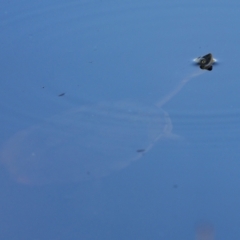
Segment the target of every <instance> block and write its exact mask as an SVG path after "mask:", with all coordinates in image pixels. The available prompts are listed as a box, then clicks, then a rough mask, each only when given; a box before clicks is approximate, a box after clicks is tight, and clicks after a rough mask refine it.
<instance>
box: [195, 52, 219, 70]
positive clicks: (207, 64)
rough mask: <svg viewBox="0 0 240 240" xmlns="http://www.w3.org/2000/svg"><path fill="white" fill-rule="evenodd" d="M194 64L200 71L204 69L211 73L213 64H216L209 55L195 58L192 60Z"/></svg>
mask: <svg viewBox="0 0 240 240" xmlns="http://www.w3.org/2000/svg"><path fill="white" fill-rule="evenodd" d="M194 62H195V63H196V64H198V65H199V67H200V68H201V69H206V70H208V71H212V69H213V64H215V63H216V62H217V60H216V59H215V58H213V55H212V54H211V53H208V54H206V55H204V56H203V57H197V58H195V59H194Z"/></svg>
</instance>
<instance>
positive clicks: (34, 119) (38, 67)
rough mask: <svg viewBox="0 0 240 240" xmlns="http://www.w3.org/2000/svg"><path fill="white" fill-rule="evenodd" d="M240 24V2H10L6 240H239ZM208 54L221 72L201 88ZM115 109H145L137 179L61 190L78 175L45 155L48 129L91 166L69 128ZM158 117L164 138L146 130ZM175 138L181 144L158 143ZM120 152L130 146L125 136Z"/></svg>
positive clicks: (5, 42) (102, 178)
mask: <svg viewBox="0 0 240 240" xmlns="http://www.w3.org/2000/svg"><path fill="white" fill-rule="evenodd" d="M238 19H239V3H238V2H237V1H231V2H228V3H225V2H224V1H218V2H209V1H201V2H196V3H193V2H190V1H188V0H184V1H182V2H181V3H179V2H177V1H172V2H165V1H163V2H159V1H151V2H149V1H148V2H147V1H144V0H143V1H138V2H136V1H131V2H128V1H115V2H110V1H50V2H49V1H48V2H46V1H41V3H34V2H30V1H28V0H26V1H22V2H21V3H15V5H13V4H12V3H11V2H6V3H2V6H1V12H0V26H1V33H2V34H1V39H0V43H1V44H0V46H1V48H0V54H1V56H2V58H1V70H2V71H1V76H2V77H1V79H2V81H1V89H0V103H1V105H0V107H1V113H2V114H1V116H0V121H1V128H0V130H1V139H0V144H1V154H6V152H7V153H8V154H10V155H11V157H6V155H4V156H5V157H4V158H3V157H1V162H2V163H4V164H2V166H1V169H0V171H1V175H0V184H1V197H0V206H2V207H1V217H0V223H1V226H2V228H1V231H0V236H1V238H2V239H136V238H137V239H194V237H195V235H196V234H195V228H196V225H198V223H199V222H205V221H206V222H210V225H211V224H212V225H214V229H215V239H220V240H221V239H239V236H240V232H239V226H238V212H239V200H240V197H239V194H238V191H237V189H238V185H239V170H238V169H239V155H240V154H239V132H240V131H239V126H238V125H239V124H238V123H239V90H238V89H239V87H240V86H239V80H238V78H239V77H238V76H239V68H238V56H239V49H238V43H239V38H240V35H239V31H238V21H239V20H238ZM209 52H211V53H212V54H213V56H214V57H215V58H217V59H218V60H219V65H217V66H216V67H215V66H214V68H213V71H211V72H207V71H206V72H204V74H202V75H199V76H198V77H196V78H190V79H189V76H192V74H195V73H196V72H197V71H200V70H199V69H198V68H197V67H196V66H193V65H192V62H191V61H192V59H193V58H196V57H198V56H202V55H204V54H207V53H209ZM186 79H189V81H187V82H185V81H186ZM185 83H187V84H185ZM62 93H64V95H63V96H59V95H61V94H62ZM175 93H176V94H175ZM171 94H172V95H171ZM174 94H175V95H174ZM103 102H104V109H107V108H108V107H107V106H108V104H110V105H111V106H114V109H115V111H113V113H114V114H113V115H110V116H119V115H118V113H119V111H120V110H119V107H118V106H119V105H118V104H117V103H119V102H124V103H125V104H126V105H125V107H124V109H125V110H126V109H129V106H130V105H131V104H132V103H134V107H131V108H133V109H135V110H136V109H140V111H139V112H138V115H137V116H138V119H139V120H140V123H141V127H140V131H135V130H134V129H132V126H136V125H135V124H133V123H132V122H131V121H130V124H129V125H128V128H125V127H121V128H120V129H121V131H122V130H123V132H125V129H131V130H133V132H134V134H135V133H136V137H134V138H136V139H134V138H132V139H131V140H130V139H127V141H126V143H124V144H121V147H120V151H119V152H122V151H123V153H124V156H128V157H127V158H124V159H126V160H125V161H126V163H124V164H125V165H124V164H123V165H122V166H124V167H117V168H116V169H115V170H108V171H107V174H105V173H103V172H102V171H100V172H101V173H100V174H96V175H95V176H96V177H91V178H90V179H89V180H88V181H82V180H81V177H80V176H77V177H76V175H74V174H67V176H68V177H66V178H63V177H60V176H63V173H66V172H67V173H69V171H67V167H65V169H64V168H63V165H64V166H68V164H67V163H68V162H67V161H63V160H62V159H65V158H61V157H59V156H58V155H55V154H56V151H53V150H52V148H49V151H50V154H49V155H48V154H47V153H46V151H45V150H46V148H45V147H46V142H47V141H45V140H46V139H45V140H44V141H43V139H44V136H45V134H47V133H49V126H50V125H51V124H52V125H53V126H56V128H55V130H54V131H55V132H56V131H57V132H58V133H57V134H56V136H59V139H55V140H54V143H55V144H56V145H55V146H58V147H59V146H60V150H61V151H62V152H61V153H63V152H65V151H64V148H66V149H71V148H70V145H67V144H66V143H64V139H65V140H67V141H66V142H67V143H69V142H71V145H72V146H73V150H72V151H73V153H79V152H78V150H76V146H77V141H83V139H84V138H81V137H76V138H74V137H70V136H74V134H73V135H69V134H67V136H66V137H65V135H64V134H65V133H66V132H64V131H63V129H62V127H61V126H63V125H64V122H65V121H67V120H69V123H70V125H69V127H68V128H67V129H70V131H72V132H74V131H75V129H76V128H77V130H76V133H78V131H83V128H78V126H79V122H81V121H74V119H78V117H76V116H80V118H81V117H82V116H84V115H83V111H82V109H84V108H86V109H88V110H93V112H96V113H97V112H99V104H101V103H103ZM156 105H158V108H156ZM154 106H155V107H154ZM142 107H143V109H142ZM153 109H155V110H153ZM149 110H150V113H151V114H150V116H152V117H151V118H150V119H154V117H153V116H154V114H155V113H156V112H158V114H159V115H158V116H160V118H159V119H161V121H160V122H161V124H160V129H159V128H157V130H156V131H155V129H156V125H155V124H151V127H152V128H151V127H150V128H148V129H147V130H143V127H142V126H146V125H145V123H146V120H143V119H144V118H143V115H144V114H143V113H146V112H149ZM152 110H153V111H152ZM78 111H80V113H81V114H80V115H78V114H77V112H78ZM153 112H154V114H153ZM73 116H74V117H73ZM108 116H109V115H108ZM126 116H128V117H127V119H132V117H131V114H130V115H128V114H127V115H126ZM166 116H168V118H167V119H170V122H171V124H168V123H169V121H166ZM113 119H114V118H113ZM116 119H119V118H118V117H117V118H116ZM115 121H116V120H114V121H113V122H115ZM150 123H151V121H150ZM94 126H100V125H98V124H96V125H94ZM157 126H159V125H157ZM166 126H171V128H168V129H170V130H168V131H167V132H164V127H166ZM114 129H115V128H114ZM99 131H100V130H99V129H98V128H96V130H95V132H96V133H97V134H96V136H99V134H100V133H99ZM23 133H25V135H24V134H23ZM67 133H68V131H67ZM138 133H140V134H141V135H143V138H139V139H138V136H139V135H138ZM163 133H168V134H169V133H171V134H176V135H177V136H180V137H181V138H177V139H176V138H175V139H173V138H168V137H166V136H164V137H161V138H160V139H159V138H158V136H163V135H162V134H163ZM21 134H23V135H21ZM155 134H156V135H155ZM168 134H167V136H169V135H168ZM38 136H39V138H38ZM92 136H93V135H92ZM110 136H111V135H110ZM119 136H120V135H119ZM21 137H22V138H23V139H22V140H21ZM31 139H33V141H31ZM38 139H39V141H40V142H41V143H39V144H37V143H38ZM75 139H76V140H75ZM97 139H98V141H99V138H97ZM109 139H111V140H113V141H112V142H113V143H112V144H113V146H115V147H116V146H117V145H118V146H119V144H117V141H118V139H119V137H117V138H115V137H113V136H111V137H110V138H109ZM133 139H134V140H133ZM57 140H59V142H58V141H57ZM135 142H136V143H137V145H136V146H133V147H131V149H132V150H133V151H134V153H133V155H131V154H130V155H128V154H129V153H128V152H127V151H126V152H125V150H126V149H128V146H129V144H131V143H135ZM13 143H14V144H15V145H14V144H13ZM103 144H104V143H103ZM97 145H99V142H98V144H95V145H94V146H97ZM6 146H7V147H6ZM23 146H24V148H25V149H27V148H28V147H30V146H33V147H32V149H34V151H35V152H37V151H38V152H39V153H40V156H43V158H41V159H40V160H39V161H37V163H39V164H40V166H41V163H42V164H43V165H42V166H43V168H42V171H40V170H39V168H38V167H39V165H38V164H36V165H35V163H36V162H35V163H32V161H30V162H28V164H27V163H26V162H25V160H26V157H25V156H28V157H29V155H28V153H29V152H28V151H26V152H23V151H22V149H23V148H22V147H23ZM17 147H19V148H17ZM149 147H150V148H149ZM6 149H7V150H6ZM102 149H103V147H101V148H100V150H102ZM146 149H147V150H148V149H149V150H151V151H146V153H145V152H141V151H140V152H138V150H146ZM30 152H31V151H30ZM24 154H25V155H24ZM31 154H32V152H31ZM112 154H114V157H119V154H118V151H117V152H116V151H113V152H112ZM115 154H116V155H115ZM93 155H94V157H91V162H92V163H95V159H96V158H95V154H93ZM1 156H3V155H1ZM12 156H21V157H20V159H22V161H19V160H18V158H16V157H12ZM49 156H51V157H50V158H49ZM56 156H58V159H60V160H61V162H63V163H64V164H63V165H62V164H60V165H58V164H57V163H58V159H57V158H56ZM61 156H62V154H61ZM112 156H113V155H112ZM139 156H140V157H139ZM135 158H138V159H137V161H134V160H133V159H135ZM28 159H30V160H31V158H28ZM49 159H51V160H52V161H53V167H52V168H51V169H50V170H51V171H49V172H47V170H46V168H47V166H48V164H49V161H51V160H49ZM121 159H122V158H121ZM119 162H121V161H120V160H117V161H113V164H116V163H119ZM6 163H9V164H6ZM25 163H26V164H25ZM29 163H30V164H29ZM81 163H82V164H83V163H85V162H83V161H81ZM111 163H112V162H111V161H109V160H107V166H111ZM130 163H131V164H130ZM36 166H37V167H36ZM70 166H73V165H71V164H70ZM75 166H77V167H76V172H79V171H80V170H79V169H80V168H79V166H80V165H75ZM97 166H98V167H97V169H99V165H97ZM35 167H36V168H35ZM54 167H56V171H54ZM34 168H35V169H37V170H36V171H35V170H34ZM88 168H89V167H88ZM73 169H74V167H72V168H71V171H70V173H72V172H73ZM91 169H93V168H91ZM104 169H105V168H104ZM85 172H86V170H85ZM49 173H50V174H49ZM89 173H90V172H89ZM54 174H55V175H54ZM80 175H81V174H80ZM87 175H88V174H87ZM93 175H94V174H93ZM45 176H47V178H46V177H45ZM69 176H70V177H69ZM90 176H91V175H90ZM71 177H72V179H76V178H78V181H72V179H71ZM69 178H70V181H69ZM45 179H47V180H45ZM59 179H63V180H62V181H60V180H59ZM52 182H54V184H51V183H52ZM56 182H57V183H56ZM203 235H204V234H203ZM200 236H201V234H200ZM208 237H209V238H210V237H212V238H213V235H211V234H209V235H208Z"/></svg>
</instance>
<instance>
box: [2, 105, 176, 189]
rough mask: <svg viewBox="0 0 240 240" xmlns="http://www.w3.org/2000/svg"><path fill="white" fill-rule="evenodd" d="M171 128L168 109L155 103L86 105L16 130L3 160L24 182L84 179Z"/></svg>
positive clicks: (119, 163)
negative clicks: (145, 104)
mask: <svg viewBox="0 0 240 240" xmlns="http://www.w3.org/2000/svg"><path fill="white" fill-rule="evenodd" d="M171 130H172V124H171V120H170V118H169V116H168V114H167V113H166V112H164V111H163V110H161V109H159V108H157V107H155V106H143V105H136V104H132V103H131V104H130V103H117V104H116V103H115V104H110V103H102V104H97V105H90V106H84V107H81V108H79V109H74V110H71V111H69V112H67V113H63V114H61V115H57V116H54V117H52V118H50V119H47V120H46V121H45V122H44V123H43V124H40V125H37V126H32V127H30V128H28V129H25V130H23V131H20V132H18V133H16V134H15V135H14V136H13V137H12V138H11V139H10V140H9V141H8V142H7V143H6V144H5V146H4V148H3V150H2V154H1V161H2V162H3V163H4V164H5V165H6V166H7V168H8V169H9V170H10V173H11V175H12V176H13V178H14V179H16V180H17V181H18V182H21V183H25V184H32V185H42V184H48V183H66V182H77V181H84V180H88V179H93V178H99V177H103V176H106V175H108V174H110V173H111V172H113V171H114V170H119V169H122V168H124V167H126V166H128V165H129V164H130V163H131V162H133V161H135V160H137V159H138V158H140V157H141V156H143V154H144V153H145V152H147V151H148V150H150V149H151V147H152V146H153V145H154V143H155V142H156V141H157V140H159V139H160V138H162V137H167V136H169V135H170V133H171Z"/></svg>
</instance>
